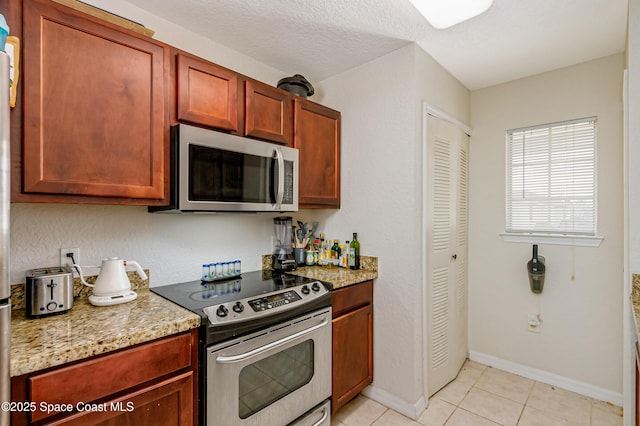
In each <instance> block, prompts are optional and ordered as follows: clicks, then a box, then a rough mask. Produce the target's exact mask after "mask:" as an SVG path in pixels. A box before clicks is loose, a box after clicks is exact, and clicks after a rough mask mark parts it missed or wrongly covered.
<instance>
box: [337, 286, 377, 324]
mask: <svg viewBox="0 0 640 426" xmlns="http://www.w3.org/2000/svg"><path fill="white" fill-rule="evenodd" d="M372 302H373V280H370V281H365V282H363V283H360V284H354V285H350V286H348V287H344V288H340V289H338V290H334V291H333V292H332V293H331V308H332V310H333V318H337V317H339V316H340V315H343V314H345V313H346V312H349V311H351V310H353V309H356V308H359V307H360V306H364V305H367V304H369V303H372Z"/></svg>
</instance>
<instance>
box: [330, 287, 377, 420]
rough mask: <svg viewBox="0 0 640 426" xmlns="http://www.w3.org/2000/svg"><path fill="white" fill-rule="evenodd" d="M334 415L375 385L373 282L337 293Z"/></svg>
mask: <svg viewBox="0 0 640 426" xmlns="http://www.w3.org/2000/svg"><path fill="white" fill-rule="evenodd" d="M332 308H333V324H332V326H333V359H332V363H333V366H332V370H333V373H332V391H331V411H332V412H333V413H335V412H336V411H338V410H339V409H340V408H341V407H343V406H344V405H345V404H346V403H347V402H349V401H350V400H351V399H353V398H354V397H355V396H357V395H358V394H359V393H360V392H361V391H362V390H363V389H364V388H365V387H367V386H368V385H369V384H371V382H372V381H373V281H365V282H363V283H360V284H354V285H352V286H348V287H344V288H341V289H338V290H334V292H333V293H332Z"/></svg>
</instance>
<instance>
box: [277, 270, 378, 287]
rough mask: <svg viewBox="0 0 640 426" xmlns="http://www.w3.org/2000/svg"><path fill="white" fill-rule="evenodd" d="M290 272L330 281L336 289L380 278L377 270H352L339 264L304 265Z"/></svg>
mask: <svg viewBox="0 0 640 426" xmlns="http://www.w3.org/2000/svg"><path fill="white" fill-rule="evenodd" d="M289 273H290V274H293V275H300V276H303V277H307V278H313V279H314V280H320V281H325V282H329V283H331V284H332V285H333V289H334V290H336V289H338V288H342V287H346V286H349V285H352V284H357V283H361V282H363V281H369V280H374V279H376V278H378V272H377V271H369V270H364V269H360V270H357V271H352V270H351V269H345V268H338V267H337V266H334V267H326V266H303V267H301V268H298V269H296V270H295V271H292V272H289Z"/></svg>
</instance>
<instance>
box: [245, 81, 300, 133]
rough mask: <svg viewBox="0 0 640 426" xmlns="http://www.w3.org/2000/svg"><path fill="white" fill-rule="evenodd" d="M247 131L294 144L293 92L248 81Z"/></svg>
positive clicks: (246, 90) (246, 102) (246, 95)
mask: <svg viewBox="0 0 640 426" xmlns="http://www.w3.org/2000/svg"><path fill="white" fill-rule="evenodd" d="M244 134H245V135H246V136H252V137H256V138H260V139H266V140H269V141H273V142H279V143H283V144H285V145H292V144H293V107H292V97H291V95H290V94H288V93H287V92H285V91H283V90H280V89H277V88H275V87H272V86H269V85H267V84H264V83H260V82H258V81H250V80H247V82H246V86H245V125H244Z"/></svg>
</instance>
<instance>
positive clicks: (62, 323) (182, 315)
mask: <svg viewBox="0 0 640 426" xmlns="http://www.w3.org/2000/svg"><path fill="white" fill-rule="evenodd" d="M132 284H133V283H132ZM132 287H133V289H134V290H135V291H136V292H137V293H138V298H137V299H136V300H134V301H132V302H129V303H123V304H120V305H114V306H105V307H96V306H93V305H91V304H90V303H89V301H88V300H87V298H86V297H84V298H80V299H78V300H76V301H74V303H73V308H72V309H71V310H70V311H68V312H66V313H64V314H61V315H54V316H49V317H43V318H35V319H31V318H26V315H25V310H22V309H18V310H13V312H12V317H11V376H12V377H13V376H19V375H22V374H27V373H31V372H34V371H38V370H43V369H45V368H49V367H54V366H57V365H62V364H66V363H68V362H71V361H77V360H81V359H84V358H88V357H91V356H94V355H100V354H104V353H106V352H109V351H113V350H116V349H122V348H126V347H129V346H132V345H135V344H138V343H144V342H148V341H151V340H154V339H158V338H161V337H165V336H169V335H172V334H176V333H180V332H183V331H187V330H190V329H193V328H197V327H198V326H199V325H200V316H199V315H197V314H195V313H193V312H191V311H189V310H187V309H184V308H182V307H180V306H178V305H176V304H174V303H172V302H169V301H168V300H166V299H164V298H162V297H161V296H158V295H156V294H155V293H152V292H151V291H149V289H148V281H147V286H146V287H142V288H136V286H132Z"/></svg>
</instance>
